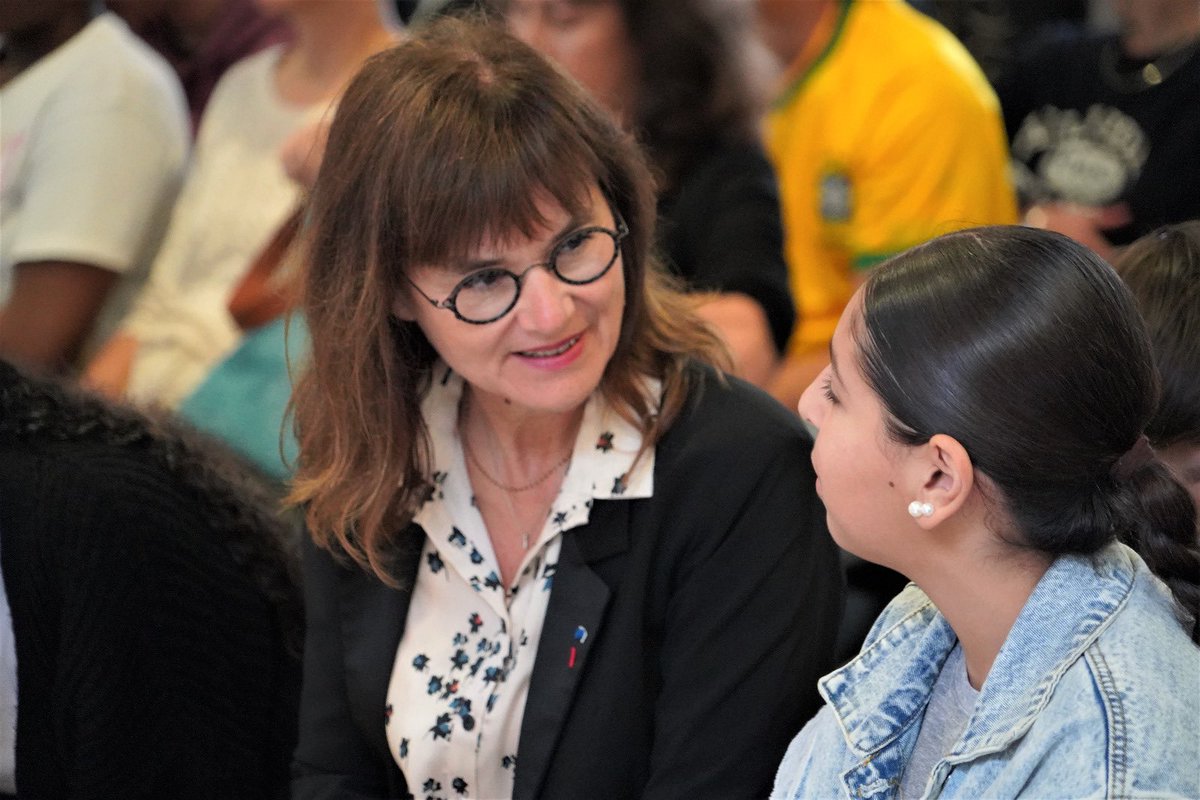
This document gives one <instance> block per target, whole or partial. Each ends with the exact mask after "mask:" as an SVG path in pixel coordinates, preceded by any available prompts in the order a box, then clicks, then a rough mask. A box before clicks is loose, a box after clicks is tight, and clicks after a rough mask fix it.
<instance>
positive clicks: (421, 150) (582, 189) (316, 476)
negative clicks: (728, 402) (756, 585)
mask: <svg viewBox="0 0 1200 800" xmlns="http://www.w3.org/2000/svg"><path fill="white" fill-rule="evenodd" d="M596 185H598V186H599V188H600V190H601V191H602V192H603V194H604V195H605V197H606V198H607V199H608V202H609V203H610V204H611V205H612V208H613V210H614V211H615V212H616V213H617V214H619V215H620V216H621V218H623V219H624V220H625V222H626V223H627V225H628V226H629V230H630V233H629V236H628V237H626V238H625V240H624V241H623V243H622V246H621V248H622V249H621V252H622V263H623V265H624V271H625V316H624V319H623V320H622V324H621V333H620V337H619V340H618V343H617V347H616V351H615V353H614V354H613V357H612V359H611V361H610V362H609V364H608V366H607V368H606V370H605V373H604V375H603V378H602V379H601V383H600V387H599V391H600V392H601V393H602V395H603V396H604V398H605V399H606V400H607V401H608V402H610V403H611V404H612V405H613V406H614V408H615V409H617V410H618V412H619V413H620V414H621V415H622V416H623V417H625V418H626V419H627V420H629V421H630V422H631V423H632V424H634V425H636V426H638V427H639V428H640V430H641V431H642V433H643V437H644V442H645V446H646V447H650V446H653V444H654V443H655V442H656V441H657V440H658V439H659V437H661V435H662V434H663V432H664V431H665V430H666V429H667V428H668V427H669V426H670V424H671V422H672V421H673V420H674V419H675V417H676V416H677V415H678V413H679V410H680V409H681V407H682V405H683V403H684V402H685V400H686V398H687V396H688V392H689V388H690V379H689V374H692V373H691V371H689V370H688V369H687V364H688V362H689V361H691V360H692V359H698V360H702V361H708V362H710V363H717V364H723V363H724V361H725V355H724V350H723V347H722V345H721V344H720V341H719V339H717V337H716V336H715V335H714V334H713V333H712V332H711V331H710V330H709V329H708V328H707V327H706V326H705V325H704V324H703V323H702V322H700V321H699V319H698V318H697V317H696V315H695V313H694V310H693V309H694V306H693V304H692V303H693V301H691V300H689V299H687V297H686V296H685V295H684V294H683V293H681V292H680V291H679V290H678V287H676V286H675V285H674V284H673V283H672V282H671V279H670V278H669V277H667V273H666V272H665V271H664V270H663V269H662V267H661V266H660V265H659V264H658V262H657V261H656V260H655V259H654V258H653V256H652V246H653V245H652V243H653V241H654V218H655V187H654V185H653V180H652V179H651V177H650V171H649V169H648V167H647V164H646V160H645V156H644V155H643V154H642V152H641V151H640V150H639V149H638V147H637V145H636V144H635V143H634V142H633V140H632V139H631V138H630V137H629V136H628V135H626V134H625V133H623V132H622V131H621V130H620V129H619V128H618V127H617V126H616V125H615V124H614V123H613V122H612V121H611V120H610V118H609V116H608V115H607V114H606V113H605V112H604V111H603V110H602V109H600V108H599V107H598V106H596V105H595V104H594V103H593V102H592V101H591V100H589V99H588V98H587V97H586V95H585V94H584V92H583V90H581V89H580V88H579V87H578V86H577V85H576V84H575V83H573V82H572V81H571V80H569V79H568V78H566V77H564V76H563V75H562V74H560V73H559V72H558V71H557V70H555V69H554V68H553V67H551V66H550V65H549V64H548V63H547V62H546V61H545V60H543V59H542V58H541V57H540V56H539V55H538V54H537V53H535V52H534V51H533V50H531V49H530V48H528V47H527V46H525V45H523V44H521V43H520V42H518V41H517V40H515V39H513V38H512V37H510V36H508V35H507V34H505V33H503V32H502V31H498V30H497V29H495V28H494V27H487V26H485V25H482V24H480V23H477V22H470V21H463V20H453V19H451V20H443V21H439V22H436V23H434V24H432V25H431V26H429V27H428V28H425V29H424V30H422V31H421V32H420V33H417V34H415V35H413V36H412V37H411V38H409V39H408V40H407V41H405V42H403V43H402V44H400V45H398V46H396V47H395V48H393V49H391V50H389V51H386V52H384V53H380V54H378V55H376V56H374V57H373V58H371V59H370V60H368V61H367V62H366V64H365V65H364V66H363V68H362V70H361V71H360V72H359V74H358V75H357V76H356V77H355V78H354V80H353V81H352V82H351V84H350V85H349V87H348V88H347V90H346V93H345V96H344V97H343V98H342V100H341V103H340V105H339V108H338V111H337V116H336V117H335V118H334V121H333V124H332V127H331V130H330V133H329V142H328V145H327V148H326V152H325V158H324V161H323V163H322V166H321V170H320V173H319V175H318V177H317V181H316V184H315V186H314V188H313V193H312V196H311V198H310V203H309V215H308V220H307V224H306V228H305V231H304V235H303V237H302V243H301V246H302V253H303V256H302V259H301V262H302V270H303V285H302V299H301V307H302V309H303V312H304V314H305V316H306V318H307V321H308V325H309V329H310V332H311V338H312V355H311V360H310V362H309V363H308V364H307V366H306V367H305V369H304V371H303V373H302V374H301V376H300V378H299V381H298V383H297V387H296V391H295V394H294V396H293V410H294V413H295V428H296V435H297V438H298V440H299V443H300V455H299V460H298V464H297V468H296V477H295V480H294V482H293V488H292V492H291V495H290V497H289V499H290V501H291V502H293V503H297V504H302V505H303V506H304V507H305V511H306V517H307V521H308V524H309V528H310V531H311V533H312V535H313V537H314V540H315V541H316V542H317V543H318V544H319V545H321V546H323V547H327V548H332V547H333V546H334V545H338V546H340V549H341V550H343V551H344V552H345V553H346V554H348V555H349V556H350V557H351V558H352V559H354V560H355V561H356V562H358V564H359V565H360V566H362V567H363V568H365V569H370V570H372V571H373V572H375V574H376V575H378V576H379V577H380V579H382V580H384V581H385V582H387V583H389V584H392V585H395V583H396V582H395V580H394V579H393V578H392V577H391V576H390V574H389V570H388V564H389V561H390V558H389V553H390V551H391V550H392V548H394V546H395V545H396V543H397V541H398V537H397V535H396V534H397V533H398V532H399V531H400V530H401V529H402V528H403V527H404V526H405V525H407V524H408V523H409V522H411V520H412V517H413V515H414V514H415V513H416V511H417V509H418V508H419V507H420V505H421V503H422V502H423V500H424V498H425V496H426V491H427V487H428V485H429V457H430V452H431V447H430V442H429V433H428V430H427V428H426V425H425V421H424V419H423V418H422V416H421V399H422V397H423V395H424V393H425V391H426V390H427V388H428V385H429V381H430V373H431V368H432V366H433V364H434V362H435V361H436V359H437V353H436V352H435V351H434V350H433V348H432V346H431V345H430V344H429V342H428V340H427V339H426V338H425V336H424V334H423V333H422V332H421V330H420V328H419V327H417V326H416V325H415V324H414V323H411V322H404V321H401V320H398V319H396V318H395V317H394V316H393V315H392V314H391V306H392V302H393V299H394V298H395V297H396V296H397V294H398V292H400V291H401V288H402V281H403V274H404V270H405V269H407V268H408V267H409V265H413V264H437V263H447V262H449V261H452V260H456V259H460V258H463V257H466V256H467V255H469V252H470V251H471V250H473V249H474V248H476V247H478V246H479V245H480V243H481V242H482V241H483V240H484V239H485V238H488V237H497V238H500V237H503V236H505V235H511V234H513V233H515V232H519V233H521V234H522V235H524V236H526V237H530V236H532V235H534V233H535V231H536V230H537V229H538V227H539V226H541V225H544V224H545V220H543V219H542V218H541V216H540V214H539V212H538V210H537V206H536V202H535V201H536V198H537V197H538V196H539V195H541V194H543V193H545V194H548V195H549V196H550V197H553V198H554V199H555V200H556V201H557V202H558V203H559V204H560V205H561V206H562V207H563V208H564V209H565V210H567V211H568V212H571V213H577V212H579V211H581V210H582V208H583V207H585V206H586V204H587V203H588V196H589V192H590V190H591V188H592V187H594V186H596ZM643 376H652V377H655V378H658V379H660V380H661V381H662V383H663V397H662V405H661V408H660V409H658V410H657V412H656V410H655V409H656V406H658V400H659V398H656V397H651V396H648V395H647V394H646V391H647V390H646V389H645V387H644V384H643V381H642V377H643Z"/></svg>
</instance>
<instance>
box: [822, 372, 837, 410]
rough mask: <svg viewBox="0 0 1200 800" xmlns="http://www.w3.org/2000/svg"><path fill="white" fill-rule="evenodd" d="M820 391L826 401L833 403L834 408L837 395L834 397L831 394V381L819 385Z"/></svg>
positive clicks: (827, 379)
mask: <svg viewBox="0 0 1200 800" xmlns="http://www.w3.org/2000/svg"><path fill="white" fill-rule="evenodd" d="M821 391H822V392H823V393H824V395H825V399H826V400H828V401H829V402H831V403H833V404H834V405H835V406H836V405H837V403H838V399H837V395H835V394H834V393H833V379H832V378H826V379H825V382H824V383H822V384H821Z"/></svg>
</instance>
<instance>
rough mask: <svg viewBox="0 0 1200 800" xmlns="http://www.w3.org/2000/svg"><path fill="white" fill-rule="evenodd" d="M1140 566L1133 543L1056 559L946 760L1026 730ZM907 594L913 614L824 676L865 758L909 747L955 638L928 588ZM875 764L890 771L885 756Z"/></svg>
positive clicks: (995, 746) (1125, 594)
mask: <svg viewBox="0 0 1200 800" xmlns="http://www.w3.org/2000/svg"><path fill="white" fill-rule="evenodd" d="M1134 563H1135V562H1134V560H1133V559H1132V558H1131V556H1130V551H1129V550H1128V549H1127V548H1125V547H1124V546H1123V545H1119V544H1113V545H1110V546H1109V547H1107V548H1105V549H1104V550H1102V551H1100V552H1099V553H1097V554H1095V555H1093V556H1061V557H1059V558H1058V559H1057V560H1056V561H1055V562H1054V563H1053V564H1052V565H1051V566H1050V568H1049V569H1048V570H1047V572H1046V574H1045V575H1043V576H1042V579H1041V581H1039V582H1038V585H1037V587H1036V588H1035V589H1034V591H1033V594H1032V595H1031V597H1030V599H1029V601H1027V602H1026V604H1025V607H1024V608H1023V609H1022V611H1021V613H1020V614H1019V615H1018V617H1017V620H1016V622H1015V623H1014V625H1013V628H1012V630H1011V631H1010V632H1009V635H1008V637H1007V639H1006V640H1005V642H1004V646H1003V647H1002V648H1001V650H1000V653H999V655H998V656H997V657H996V661H995V663H994V664H993V666H992V670H991V672H990V673H989V675H988V679H987V680H986V681H985V682H984V686H983V690H982V692H981V695H980V699H979V703H978V704H977V706H976V711H975V714H974V715H973V716H972V718H971V720H970V721H969V722H968V724H967V730H966V732H965V733H964V734H963V737H962V738H961V739H960V741H959V742H958V744H957V745H956V746H955V748H954V750H953V751H952V752H951V753H950V754H949V757H948V758H947V761H948V762H950V763H960V762H963V761H968V760H970V759H973V758H976V757H979V756H981V755H984V754H986V753H990V752H995V751H999V750H1001V749H1003V748H1004V747H1006V746H1007V745H1009V744H1010V743H1012V742H1013V741H1015V740H1016V739H1018V738H1020V737H1021V736H1022V735H1023V734H1024V733H1025V732H1026V730H1028V728H1029V726H1030V725H1032V723H1033V720H1034V719H1035V717H1036V716H1037V713H1038V712H1039V711H1040V710H1041V709H1042V708H1043V707H1044V706H1045V704H1046V703H1047V702H1048V700H1049V698H1050V695H1051V694H1052V692H1053V690H1054V687H1055V685H1056V684H1057V683H1058V681H1059V679H1060V678H1061V677H1062V675H1063V673H1064V672H1065V671H1066V670H1067V668H1068V667H1069V666H1070V665H1071V664H1072V663H1074V662H1075V660H1076V659H1077V658H1078V657H1079V656H1080V654H1081V653H1082V652H1083V651H1084V650H1085V649H1086V648H1087V647H1088V646H1089V645H1090V644H1091V643H1092V642H1094V641H1095V639H1096V638H1097V637H1098V636H1099V635H1100V633H1101V632H1102V631H1103V630H1104V629H1105V628H1106V627H1107V626H1108V625H1109V624H1110V623H1111V621H1112V619H1113V615H1114V612H1116V611H1117V610H1118V609H1119V608H1120V607H1121V606H1123V605H1124V604H1125V602H1126V601H1127V600H1128V598H1129V595H1130V591H1131V590H1132V587H1133V581H1134V573H1135V566H1134ZM905 594H907V595H909V598H908V601H907V605H908V608H907V609H906V610H907V613H903V611H902V612H901V614H900V619H899V622H896V623H895V624H893V625H891V626H890V627H888V628H887V629H884V630H876V631H874V632H873V633H872V635H871V637H870V638H869V639H868V642H867V644H866V645H865V646H864V648H863V651H862V653H860V654H859V656H858V657H857V658H855V659H854V660H853V661H851V662H850V663H849V664H847V665H846V666H845V667H843V668H842V669H840V670H838V671H836V672H833V673H831V674H829V675H827V676H825V677H824V678H822V679H821V682H820V690H821V694H822V695H824V697H825V699H826V700H827V701H828V702H829V704H830V706H831V707H832V709H833V712H834V714H835V716H836V717H837V719H838V722H839V724H840V726H841V728H842V731H843V735H844V737H845V739H846V743H847V745H848V746H849V747H850V748H851V750H853V751H854V752H855V753H856V754H857V755H858V756H860V757H861V758H863V759H866V760H867V762H868V765H869V764H870V761H871V760H872V759H873V758H875V757H877V756H879V755H880V753H879V751H881V750H883V749H884V748H887V747H888V745H890V744H893V743H894V742H896V740H897V739H898V738H901V737H903V741H902V745H907V746H904V747H902V748H901V749H903V750H908V749H911V747H912V744H913V743H914V742H915V735H910V736H904V734H905V733H906V732H910V733H911V732H913V731H915V726H914V723H916V722H918V721H919V720H920V718H921V715H922V714H923V712H924V709H925V706H926V704H927V702H928V700H929V692H930V691H931V688H932V686H933V684H934V682H935V680H936V678H937V674H938V672H939V671H940V670H941V668H942V664H943V663H944V662H945V660H946V657H947V656H948V655H949V653H950V650H951V648H953V646H954V644H955V642H956V640H957V637H956V635H955V633H954V631H953V629H952V628H951V627H950V624H949V623H948V622H947V621H946V619H945V617H943V616H942V615H941V614H940V613H939V612H938V610H937V608H936V607H934V605H933V603H932V602H931V601H930V600H929V598H928V597H927V596H926V595H925V594H924V592H921V591H920V590H919V589H916V588H915V587H911V586H910V588H909V590H907V592H906V593H905ZM893 755H894V756H896V757H899V756H901V753H895V754H893ZM903 758H905V759H906V758H907V752H905V753H903ZM883 760H884V761H891V760H892V759H891V758H885V759H883ZM875 766H876V767H877V768H879V769H881V770H884V771H886V766H885V764H883V763H880V764H877V765H875ZM872 771H874V770H872ZM862 777H866V776H862Z"/></svg>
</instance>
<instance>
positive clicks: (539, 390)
mask: <svg viewBox="0 0 1200 800" xmlns="http://www.w3.org/2000/svg"><path fill="white" fill-rule="evenodd" d="M537 208H538V211H539V213H540V215H541V217H542V219H544V220H545V224H544V225H543V226H541V227H540V228H539V229H538V230H537V231H535V232H534V234H533V236H531V237H528V238H527V237H525V236H523V235H521V234H519V233H518V234H513V235H510V236H504V237H489V238H485V239H484V241H483V242H481V244H480V245H479V247H477V248H476V249H475V250H473V251H472V252H470V253H468V255H467V258H466V259H464V260H463V263H461V264H450V265H430V266H418V267H413V268H412V269H411V270H410V271H409V275H408V277H409V278H410V279H411V281H412V283H413V284H415V285H416V286H418V287H420V290H421V291H422V292H424V293H425V294H426V295H428V296H429V297H431V298H436V299H438V300H441V299H443V298H445V297H447V296H448V295H450V293H451V292H452V291H453V290H454V287H455V286H456V285H457V284H458V282H459V281H461V280H462V278H463V277H464V275H466V274H467V273H469V272H472V271H474V270H476V269H479V268H480V267H482V266H488V267H492V266H494V267H499V268H502V269H507V270H509V271H511V272H513V273H516V274H518V275H519V274H521V273H523V272H525V270H526V269H527V268H528V267H529V266H530V265H531V264H539V263H542V262H545V261H546V260H547V259H548V258H549V257H550V254H551V251H553V250H554V248H555V245H557V244H558V243H559V242H561V241H562V240H563V239H564V237H567V236H569V235H570V234H571V233H573V232H575V231H577V230H579V229H580V228H583V227H587V226H592V225H598V226H602V227H605V228H608V229H610V230H616V228H617V224H618V223H617V221H616V220H615V219H614V218H613V212H612V210H611V209H610V207H609V204H608V202H607V200H606V199H605V198H604V195H603V194H602V193H601V192H600V190H599V188H598V187H595V186H593V187H592V189H591V191H590V193H589V202H588V203H585V204H584V207H583V208H582V209H581V211H580V213H579V214H578V215H572V214H571V213H570V212H568V211H567V210H566V209H564V208H563V207H562V206H561V205H559V203H557V202H556V201H555V200H553V199H552V198H550V197H548V196H545V197H542V198H539V200H538V202H537ZM394 311H395V313H396V315H397V316H398V317H400V318H401V319H408V320H413V321H415V322H416V324H417V325H418V326H419V327H420V328H421V330H422V332H424V334H425V336H426V338H427V339H428V340H429V342H430V344H432V345H433V347H434V349H435V350H437V352H438V354H439V355H440V356H441V357H442V359H443V360H444V361H445V362H446V363H447V364H448V365H449V366H450V367H451V368H452V369H453V370H454V371H455V372H457V373H458V374H459V375H461V376H462V377H463V379H464V380H465V381H466V382H467V383H468V384H469V385H470V386H471V387H472V388H473V389H474V391H475V393H476V397H477V398H479V399H480V400H481V401H482V402H487V398H495V399H496V400H499V401H501V402H504V403H505V404H507V405H510V406H511V409H512V410H513V411H527V412H533V413H538V412H547V413H562V412H567V411H572V410H574V409H576V408H578V407H581V406H582V405H583V403H584V402H585V401H586V400H587V398H588V396H589V395H591V393H592V392H594V391H595V390H596V388H597V387H598V386H599V385H600V380H601V378H602V377H603V376H604V371H605V369H606V367H607V366H608V362H609V360H610V359H611V358H612V356H613V353H614V352H615V351H616V348H617V342H618V341H619V339H620V335H621V323H622V320H623V316H624V311H625V274H624V263H623V259H622V257H621V255H620V254H619V253H618V255H617V258H616V262H615V263H614V264H613V265H612V267H611V268H610V269H609V270H608V272H607V273H605V274H604V276H603V277H601V278H599V279H598V280H596V281H594V282H592V283H587V284H584V285H572V284H568V283H565V282H564V281H562V280H560V279H559V278H558V277H557V276H556V275H555V274H554V273H553V272H551V271H550V270H549V269H546V268H541V267H535V268H533V269H530V270H529V271H528V272H527V273H526V274H525V277H524V279H523V281H522V285H521V293H520V297H519V299H518V300H517V303H516V305H515V306H514V307H513V308H512V310H510V311H509V312H508V313H507V314H505V315H504V316H502V317H500V318H499V319H497V320H496V321H494V322H490V323H487V324H483V325H472V324H470V323H467V322H464V321H462V320H460V319H458V318H457V317H456V316H455V315H454V313H453V312H452V311H450V310H448V309H444V308H434V307H433V306H432V305H430V303H429V302H428V301H427V300H426V299H425V298H422V297H421V295H420V294H419V293H418V291H417V289H416V288H414V287H413V286H412V285H406V286H405V287H404V288H402V289H401V291H400V295H399V296H398V297H397V298H396V302H395V305H394Z"/></svg>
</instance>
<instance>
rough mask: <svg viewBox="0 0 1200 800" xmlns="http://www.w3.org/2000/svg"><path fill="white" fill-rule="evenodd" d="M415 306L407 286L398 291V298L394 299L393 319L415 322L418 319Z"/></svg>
mask: <svg viewBox="0 0 1200 800" xmlns="http://www.w3.org/2000/svg"><path fill="white" fill-rule="evenodd" d="M413 306H414V303H413V298H412V294H411V291H410V290H409V288H408V287H407V286H401V287H400V288H399V289H398V290H396V296H395V297H393V298H392V316H393V317H395V318H396V319H398V320H401V321H403V322H413V321H414V320H416V318H417V315H416V313H415V311H414V309H413Z"/></svg>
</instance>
